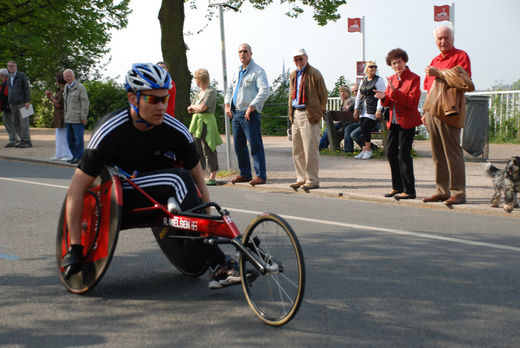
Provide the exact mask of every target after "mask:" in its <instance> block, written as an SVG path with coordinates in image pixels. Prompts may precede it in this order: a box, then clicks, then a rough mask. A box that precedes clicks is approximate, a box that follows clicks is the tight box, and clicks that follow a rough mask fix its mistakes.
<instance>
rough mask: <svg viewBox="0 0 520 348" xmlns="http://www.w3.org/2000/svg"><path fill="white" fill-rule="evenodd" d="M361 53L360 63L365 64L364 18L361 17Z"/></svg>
mask: <svg viewBox="0 0 520 348" xmlns="http://www.w3.org/2000/svg"><path fill="white" fill-rule="evenodd" d="M361 51H362V53H363V59H362V61H363V62H365V16H363V17H361Z"/></svg>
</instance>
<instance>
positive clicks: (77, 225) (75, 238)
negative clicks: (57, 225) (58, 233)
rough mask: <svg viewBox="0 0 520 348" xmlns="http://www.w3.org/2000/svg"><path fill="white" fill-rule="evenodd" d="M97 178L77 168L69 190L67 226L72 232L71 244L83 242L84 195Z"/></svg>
mask: <svg viewBox="0 0 520 348" xmlns="http://www.w3.org/2000/svg"><path fill="white" fill-rule="evenodd" d="M95 179H96V178H95V177H92V176H90V175H88V174H86V173H85V172H83V171H82V170H81V169H76V171H75V172H74V175H73V176H72V180H71V182H70V186H69V190H68V191H67V205H66V207H65V209H66V214H67V215H66V216H67V227H68V228H69V232H70V244H81V214H82V211H83V195H84V194H85V191H86V190H87V188H88V187H89V186H90V185H91V184H92V183H93V182H94V180H95Z"/></svg>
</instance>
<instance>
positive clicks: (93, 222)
mask: <svg viewBox="0 0 520 348" xmlns="http://www.w3.org/2000/svg"><path fill="white" fill-rule="evenodd" d="M118 185H120V183H119V181H118V180H117V179H116V178H114V177H112V175H111V173H110V172H109V170H107V169H106V168H105V169H103V171H102V172H101V174H100V175H99V176H98V177H97V178H96V180H95V181H94V183H93V184H92V186H91V187H90V188H89V189H88V190H87V192H86V193H85V196H84V198H83V211H82V216H81V224H82V233H81V244H82V245H83V257H84V262H83V264H82V265H81V270H80V272H78V273H76V274H74V275H72V276H71V277H70V278H68V279H67V278H66V277H65V274H64V273H65V269H64V268H63V267H61V260H62V259H63V257H64V256H65V254H66V253H67V250H68V249H69V247H70V236H69V231H68V228H67V216H66V211H65V206H66V202H67V200H66V199H65V200H64V202H63V207H62V209H61V215H60V219H59V223H58V229H57V234H56V261H57V266H58V273H59V276H60V279H61V282H62V283H63V285H64V286H65V287H66V288H67V290H68V291H70V292H72V293H74V294H83V293H86V292H87V291H89V290H92V289H93V288H94V287H95V286H96V284H97V283H98V282H99V281H100V280H101V278H102V277H103V275H104V274H105V271H106V270H107V268H108V266H109V264H110V261H111V260H112V256H113V254H114V251H115V248H116V244H117V238H118V235H119V227H120V217H121V206H120V205H119V204H118V200H117V193H116V191H117V190H118V187H119V186H118Z"/></svg>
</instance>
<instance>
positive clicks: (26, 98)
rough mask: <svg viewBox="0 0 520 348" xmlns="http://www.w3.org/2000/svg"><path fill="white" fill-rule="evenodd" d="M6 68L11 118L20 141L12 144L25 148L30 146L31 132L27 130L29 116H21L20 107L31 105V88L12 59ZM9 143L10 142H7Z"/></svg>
mask: <svg viewBox="0 0 520 348" xmlns="http://www.w3.org/2000/svg"><path fill="white" fill-rule="evenodd" d="M7 70H9V74H10V75H9V83H8V84H9V88H8V91H9V95H8V99H9V104H11V112H12V116H11V117H12V119H13V121H14V127H15V131H16V135H17V136H18V137H19V138H20V141H19V142H17V143H16V144H13V146H15V147H20V148H25V147H32V142H31V133H30V130H29V117H25V118H24V117H22V114H21V112H20V109H22V108H26V109H29V106H30V105H31V90H30V89H29V81H28V80H27V76H26V75H25V74H24V73H23V72H21V71H18V65H17V64H16V63H15V62H13V61H12V60H11V61H9V62H7ZM9 144H12V143H11V142H9Z"/></svg>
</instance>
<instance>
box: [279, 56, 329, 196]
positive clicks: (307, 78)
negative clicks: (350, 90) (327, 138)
mask: <svg viewBox="0 0 520 348" xmlns="http://www.w3.org/2000/svg"><path fill="white" fill-rule="evenodd" d="M293 57H294V63H295V64H296V68H297V70H295V71H293V72H292V73H291V77H290V87H289V120H290V121H291V124H292V154H293V161H294V168H295V169H296V182H295V183H293V184H291V185H290V186H291V187H292V188H293V189H295V190H297V189H298V188H299V187H301V188H302V189H304V190H305V191H306V192H307V191H308V190H310V189H315V188H319V187H320V184H319V179H318V171H319V167H320V152H319V149H318V143H319V139H320V121H321V118H322V117H323V114H324V112H325V108H326V106H327V96H328V93H327V87H326V86H325V81H324V80H323V76H322V75H321V73H320V72H319V71H318V70H317V69H315V68H314V67H312V66H311V65H310V64H308V60H309V57H308V56H307V52H306V51H305V50H304V49H303V48H298V49H297V50H296V51H294V54H293Z"/></svg>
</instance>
